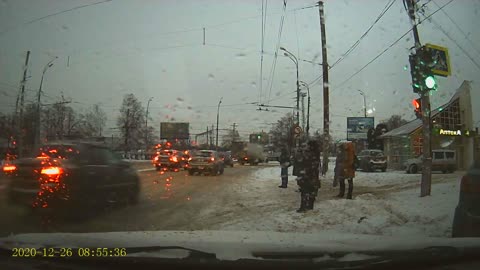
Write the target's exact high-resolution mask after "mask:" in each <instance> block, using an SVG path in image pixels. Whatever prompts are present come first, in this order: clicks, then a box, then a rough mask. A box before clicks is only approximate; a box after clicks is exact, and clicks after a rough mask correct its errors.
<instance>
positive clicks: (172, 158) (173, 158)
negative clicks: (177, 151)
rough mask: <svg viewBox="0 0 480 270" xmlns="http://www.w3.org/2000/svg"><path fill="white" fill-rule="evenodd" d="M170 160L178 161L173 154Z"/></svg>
mask: <svg viewBox="0 0 480 270" xmlns="http://www.w3.org/2000/svg"><path fill="white" fill-rule="evenodd" d="M170 161H173V162H178V158H177V157H176V156H173V157H171V158H170Z"/></svg>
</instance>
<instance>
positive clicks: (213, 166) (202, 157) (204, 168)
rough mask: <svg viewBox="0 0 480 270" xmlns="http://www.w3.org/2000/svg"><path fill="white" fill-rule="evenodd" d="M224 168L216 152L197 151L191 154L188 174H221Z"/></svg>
mask: <svg viewBox="0 0 480 270" xmlns="http://www.w3.org/2000/svg"><path fill="white" fill-rule="evenodd" d="M224 167H225V165H224V163H223V160H222V159H221V158H220V156H219V155H218V152H216V151H212V150H199V151H195V152H193V153H192V157H191V160H190V164H189V168H188V174H190V175H193V174H194V173H196V172H198V173H208V174H210V175H217V174H223V171H224Z"/></svg>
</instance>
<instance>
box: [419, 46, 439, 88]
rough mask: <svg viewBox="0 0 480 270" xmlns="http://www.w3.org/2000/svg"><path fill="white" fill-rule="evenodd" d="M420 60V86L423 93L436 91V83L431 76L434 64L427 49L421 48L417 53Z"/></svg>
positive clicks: (432, 75)
mask: <svg viewBox="0 0 480 270" xmlns="http://www.w3.org/2000/svg"><path fill="white" fill-rule="evenodd" d="M419 58H420V73H421V79H422V81H421V82H422V84H423V87H424V89H425V91H430V90H437V81H436V79H435V76H434V74H433V71H432V68H433V66H434V65H435V64H436V62H435V60H434V59H433V57H432V53H431V52H430V50H429V48H427V47H425V46H424V47H422V48H421V49H420V51H419Z"/></svg>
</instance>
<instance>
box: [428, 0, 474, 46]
mask: <svg viewBox="0 0 480 270" xmlns="http://www.w3.org/2000/svg"><path fill="white" fill-rule="evenodd" d="M430 1H432V0H430ZM430 1H429V2H430ZM433 3H434V4H435V5H436V6H437V7H438V8H440V5H438V4H437V2H435V1H433ZM442 12H443V14H445V16H447V18H448V19H449V20H450V21H451V22H452V23H453V24H454V25H455V27H456V28H457V30H458V31H460V33H462V34H463V37H464V38H465V39H466V40H467V41H468V42H469V43H470V45H471V47H472V48H473V49H474V50H475V51H476V52H477V53H478V54H479V55H480V50H478V49H477V47H476V46H475V43H474V42H473V41H472V40H471V39H470V38H469V37H468V35H467V34H466V33H465V32H464V31H463V29H462V28H461V27H460V26H459V25H458V24H457V23H456V22H455V21H454V20H453V18H452V17H451V16H450V15H449V14H448V13H447V12H446V11H445V10H444V9H442Z"/></svg>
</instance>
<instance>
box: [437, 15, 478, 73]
mask: <svg viewBox="0 0 480 270" xmlns="http://www.w3.org/2000/svg"><path fill="white" fill-rule="evenodd" d="M430 21H431V22H432V23H433V24H434V25H435V26H436V27H437V28H438V29H439V30H440V31H442V33H443V34H444V35H445V36H446V37H447V38H448V39H450V40H451V41H452V42H453V43H455V45H457V47H458V48H460V50H462V52H463V53H464V54H465V55H466V56H467V57H468V59H470V61H472V63H473V64H474V65H475V66H477V68H478V69H480V65H479V64H478V63H477V62H476V61H475V60H474V59H473V58H472V56H470V54H468V52H467V51H466V50H465V49H464V48H463V47H462V46H460V44H458V42H457V41H456V40H455V39H453V38H452V37H451V36H450V34H448V32H447V31H445V29H443V28H442V27H441V26H440V25H439V24H438V23H437V22H435V21H434V20H433V19H430Z"/></svg>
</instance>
